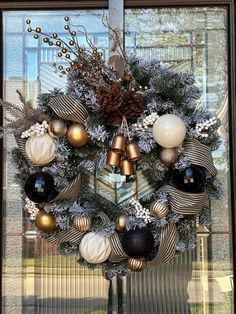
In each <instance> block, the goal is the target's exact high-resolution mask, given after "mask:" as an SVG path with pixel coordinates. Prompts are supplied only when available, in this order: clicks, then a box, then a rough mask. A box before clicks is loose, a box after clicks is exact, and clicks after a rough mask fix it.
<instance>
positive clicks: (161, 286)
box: [125, 7, 233, 314]
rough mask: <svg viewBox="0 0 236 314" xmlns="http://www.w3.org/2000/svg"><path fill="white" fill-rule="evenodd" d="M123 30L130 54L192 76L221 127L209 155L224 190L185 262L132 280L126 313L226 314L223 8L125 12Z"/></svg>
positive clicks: (228, 241) (228, 266)
mask: <svg viewBox="0 0 236 314" xmlns="http://www.w3.org/2000/svg"><path fill="white" fill-rule="evenodd" d="M125 26H126V37H125V45H126V51H127V52H128V53H129V54H130V53H133V54H136V55H138V56H141V57H147V58H152V57H159V58H160V60H161V61H162V62H163V63H165V64H167V65H168V67H170V68H172V69H175V70H177V71H180V72H181V71H190V72H192V73H193V74H194V76H195V80H196V85H197V86H198V87H199V88H200V90H201V93H202V97H201V99H200V101H199V106H206V107H207V108H208V109H209V110H210V111H212V112H213V113H215V114H216V115H217V116H218V117H219V118H220V119H221V121H222V126H221V128H220V129H219V133H220V135H221V139H222V143H221V145H220V147H219V149H218V150H217V151H215V152H214V162H215V165H216V167H217V169H218V172H219V178H220V180H221V181H222V189H223V190H224V195H223V194H222V195H221V198H220V199H219V200H216V201H214V202H212V203H211V217H212V223H213V224H212V226H211V228H210V230H208V229H206V228H203V227H202V226H201V225H199V226H198V243H197V247H196V249H195V251H194V252H193V253H192V254H191V253H186V254H184V255H180V256H179V257H176V258H175V260H174V261H173V262H171V263H169V264H168V265H161V266H158V267H156V268H154V269H146V270H145V272H144V273H142V274H135V275H133V276H132V277H131V279H130V280H129V281H128V291H127V292H128V298H127V300H128V313H137V314H138V313H140V314H141V313H145V311H147V312H148V313H168V314H169V313H171V314H172V313H181V314H185V313H190V312H191V313H194V314H195V313H196V314H200V313H201V314H202V313H204V314H205V313H220V312H222V313H233V306H232V302H233V301H232V291H233V287H232V264H231V256H230V251H231V239H230V236H229V230H230V225H229V220H230V217H229V213H230V208H229V206H230V205H229V201H230V195H229V186H228V182H229V148H228V133H227V132H228V116H227V110H228V86H227V84H228V70H227V44H228V43H227V40H228V39H227V27H228V26H227V11H226V9H225V8H224V7H205V8H204V7H202V8H178V9H173V8H165V9H129V10H126V15H125ZM216 184H218V183H216ZM222 243H224V245H222ZM183 265H184V268H183V269H182V266H183ZM142 282H144V284H142ZM154 282H155V283H154ZM147 287H148V288H147ZM186 288H187V290H186ZM147 289H149V290H148V291H149V292H147V293H146V291H147ZM186 291H188V294H187V293H186ZM150 295H152V297H150Z"/></svg>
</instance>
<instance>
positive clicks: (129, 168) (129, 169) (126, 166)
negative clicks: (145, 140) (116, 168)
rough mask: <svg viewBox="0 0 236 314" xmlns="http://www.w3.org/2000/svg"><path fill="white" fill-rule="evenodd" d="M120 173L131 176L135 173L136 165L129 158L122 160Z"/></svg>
mask: <svg viewBox="0 0 236 314" xmlns="http://www.w3.org/2000/svg"><path fill="white" fill-rule="evenodd" d="M120 173H121V175H122V176H130V175H132V174H134V167H133V164H132V162H131V161H129V160H127V159H124V160H121V162H120Z"/></svg>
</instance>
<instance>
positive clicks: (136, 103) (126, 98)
mask: <svg viewBox="0 0 236 314" xmlns="http://www.w3.org/2000/svg"><path fill="white" fill-rule="evenodd" d="M143 110H144V106H143V99H142V96H141V95H137V94H136V93H135V92H133V91H131V90H128V91H126V92H125V93H124V95H123V105H122V114H123V115H124V116H125V117H126V119H127V120H131V121H133V122H134V121H136V120H137V119H138V118H139V117H140V116H141V115H142V114H143Z"/></svg>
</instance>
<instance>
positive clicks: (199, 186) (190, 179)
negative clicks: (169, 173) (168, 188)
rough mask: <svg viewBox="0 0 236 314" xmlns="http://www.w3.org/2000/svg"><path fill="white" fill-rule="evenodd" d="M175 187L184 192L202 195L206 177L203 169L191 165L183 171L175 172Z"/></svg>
mask: <svg viewBox="0 0 236 314" xmlns="http://www.w3.org/2000/svg"><path fill="white" fill-rule="evenodd" d="M173 183H174V185H175V187H176V188H177V189H179V190H181V191H183V192H188V193H202V192H204V186H205V183H206V175H205V172H204V170H203V168H202V167H199V166H194V165H191V166H190V167H188V168H186V169H184V170H183V171H179V170H175V171H174V174H173Z"/></svg>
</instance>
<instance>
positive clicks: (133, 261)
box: [128, 258, 147, 272]
mask: <svg viewBox="0 0 236 314" xmlns="http://www.w3.org/2000/svg"><path fill="white" fill-rule="evenodd" d="M146 266H147V261H146V259H145V258H129V259H128V267H129V269H131V270H132V271H136V272H139V271H142V270H143V269H144V268H145V267H146Z"/></svg>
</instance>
